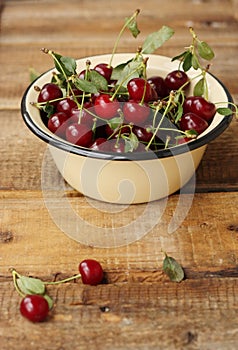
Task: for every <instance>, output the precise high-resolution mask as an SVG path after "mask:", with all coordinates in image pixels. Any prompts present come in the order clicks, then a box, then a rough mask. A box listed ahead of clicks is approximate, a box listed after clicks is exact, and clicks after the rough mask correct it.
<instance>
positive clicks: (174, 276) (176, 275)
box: [163, 254, 184, 282]
mask: <svg viewBox="0 0 238 350" xmlns="http://www.w3.org/2000/svg"><path fill="white" fill-rule="evenodd" d="M163 271H164V272H165V273H166V275H167V276H168V277H169V279H170V280H171V281H173V282H181V281H182V280H183V279H184V271H183V268H182V267H181V265H180V264H179V263H178V262H177V261H176V260H175V259H174V258H172V257H171V256H168V255H167V254H166V255H165V258H164V261H163Z"/></svg>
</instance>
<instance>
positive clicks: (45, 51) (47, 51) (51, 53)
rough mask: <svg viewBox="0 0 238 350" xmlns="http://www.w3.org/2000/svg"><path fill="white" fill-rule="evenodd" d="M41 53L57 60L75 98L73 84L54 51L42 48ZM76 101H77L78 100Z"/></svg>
mask: <svg viewBox="0 0 238 350" xmlns="http://www.w3.org/2000/svg"><path fill="white" fill-rule="evenodd" d="M41 51H42V52H44V53H47V54H49V55H50V56H51V57H53V59H54V60H55V62H57V64H58V65H59V67H60V69H61V71H62V73H63V75H64V78H65V80H66V81H67V85H68V87H69V90H70V91H71V93H72V95H73V96H74V91H73V89H72V86H71V84H70V82H69V80H68V77H67V75H66V73H65V71H64V69H63V67H62V65H61V63H60V61H59V60H58V58H57V57H56V56H55V53H54V51H51V50H48V49H45V48H42V49H41ZM76 100H77V99H76Z"/></svg>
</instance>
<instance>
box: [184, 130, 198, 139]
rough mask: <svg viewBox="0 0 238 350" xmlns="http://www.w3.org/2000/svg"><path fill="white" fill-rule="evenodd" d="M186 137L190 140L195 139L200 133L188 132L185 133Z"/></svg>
mask: <svg viewBox="0 0 238 350" xmlns="http://www.w3.org/2000/svg"><path fill="white" fill-rule="evenodd" d="M185 134H186V137H188V138H190V139H195V138H196V137H197V136H198V133H197V131H196V130H194V129H190V130H186V131H185Z"/></svg>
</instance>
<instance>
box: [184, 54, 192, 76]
mask: <svg viewBox="0 0 238 350" xmlns="http://www.w3.org/2000/svg"><path fill="white" fill-rule="evenodd" d="M192 57H193V55H192V53H191V52H187V54H186V55H185V56H184V61H183V70H184V71H185V72H187V71H188V70H189V69H190V68H191V67H192Z"/></svg>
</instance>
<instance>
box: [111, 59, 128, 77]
mask: <svg viewBox="0 0 238 350" xmlns="http://www.w3.org/2000/svg"><path fill="white" fill-rule="evenodd" d="M132 60H133V59H131V60H129V61H128V62H125V63H121V64H118V65H117V66H116V67H114V68H113V70H112V75H111V79H112V80H118V79H119V78H120V76H121V74H122V71H123V69H124V68H125V66H126V65H127V64H128V63H130V62H131V61H132Z"/></svg>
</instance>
